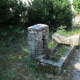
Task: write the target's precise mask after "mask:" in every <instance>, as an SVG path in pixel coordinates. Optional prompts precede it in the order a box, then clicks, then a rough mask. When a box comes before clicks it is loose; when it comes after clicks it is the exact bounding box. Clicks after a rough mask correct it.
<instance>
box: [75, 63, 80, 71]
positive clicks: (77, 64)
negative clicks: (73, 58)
mask: <svg viewBox="0 0 80 80" xmlns="http://www.w3.org/2000/svg"><path fill="white" fill-rule="evenodd" d="M74 68H75V69H76V70H78V71H80V63H76V64H75V65H74Z"/></svg>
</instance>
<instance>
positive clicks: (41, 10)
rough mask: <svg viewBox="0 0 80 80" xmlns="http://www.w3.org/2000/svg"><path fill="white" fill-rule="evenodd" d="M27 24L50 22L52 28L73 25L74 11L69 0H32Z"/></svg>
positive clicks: (28, 9) (28, 8) (28, 10)
mask: <svg viewBox="0 0 80 80" xmlns="http://www.w3.org/2000/svg"><path fill="white" fill-rule="evenodd" d="M27 20H28V21H27V22H26V25H27V26H31V25H34V24H38V23H43V24H48V25H49V26H50V29H51V30H54V31H55V30H56V29H57V28H58V27H59V26H60V25H63V26H67V29H69V28H71V25H72V12H71V7H70V4H69V1H68V0H32V2H31V3H29V6H28V7H27Z"/></svg>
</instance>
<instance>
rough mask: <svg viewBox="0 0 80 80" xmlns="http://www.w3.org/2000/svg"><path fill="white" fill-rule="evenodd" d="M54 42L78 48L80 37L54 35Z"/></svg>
mask: <svg viewBox="0 0 80 80" xmlns="http://www.w3.org/2000/svg"><path fill="white" fill-rule="evenodd" d="M52 40H53V41H55V42H57V43H61V44H69V45H72V46H76V45H79V44H80V35H74V36H70V37H65V36H62V35H60V34H58V33H54V34H53V35H52Z"/></svg>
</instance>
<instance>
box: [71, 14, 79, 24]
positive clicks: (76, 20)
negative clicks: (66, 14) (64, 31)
mask: <svg viewBox="0 0 80 80" xmlns="http://www.w3.org/2000/svg"><path fill="white" fill-rule="evenodd" d="M73 22H74V23H76V24H80V15H77V16H75V18H73Z"/></svg>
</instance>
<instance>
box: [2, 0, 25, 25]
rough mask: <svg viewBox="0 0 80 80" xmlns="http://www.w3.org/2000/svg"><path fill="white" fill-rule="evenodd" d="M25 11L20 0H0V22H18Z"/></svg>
mask: <svg viewBox="0 0 80 80" xmlns="http://www.w3.org/2000/svg"><path fill="white" fill-rule="evenodd" d="M25 11H26V7H25V5H23V3H22V1H21V0H0V24H19V23H21V20H22V17H23V14H24V13H25Z"/></svg>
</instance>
